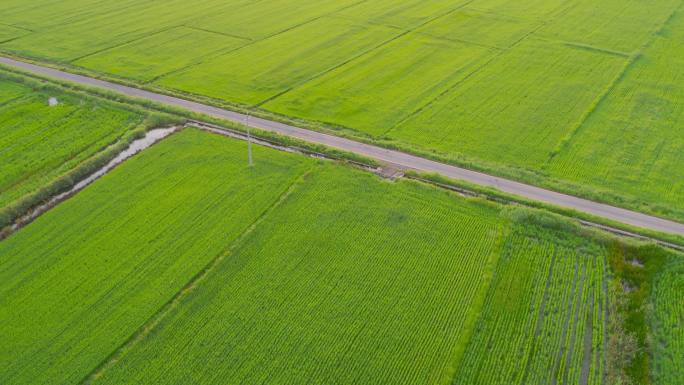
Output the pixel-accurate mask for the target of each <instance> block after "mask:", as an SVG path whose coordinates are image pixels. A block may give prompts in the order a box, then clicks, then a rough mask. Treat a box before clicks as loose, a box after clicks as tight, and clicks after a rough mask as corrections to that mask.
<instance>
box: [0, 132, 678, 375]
mask: <svg viewBox="0 0 684 385" xmlns="http://www.w3.org/2000/svg"><path fill="white" fill-rule="evenodd" d="M254 150H255V159H256V166H255V167H254V168H249V167H247V165H246V153H245V145H244V143H243V142H239V141H234V140H231V139H227V138H223V137H219V136H215V135H210V134H207V133H202V132H200V131H198V130H192V129H187V130H184V131H182V132H180V133H176V134H174V135H172V136H171V137H169V138H167V139H165V140H164V141H162V142H161V143H159V144H157V145H155V146H153V147H151V148H150V149H148V150H145V151H144V152H143V153H142V154H140V155H137V156H136V157H134V158H132V159H130V160H129V161H127V162H126V163H124V164H123V165H121V166H119V167H118V168H116V169H115V170H114V171H112V172H111V173H110V174H108V175H106V176H105V177H103V178H102V179H101V180H99V181H97V182H96V183H94V184H93V185H91V186H89V187H87V188H86V189H85V190H83V191H81V192H80V193H79V194H77V195H76V196H75V197H73V198H72V199H70V200H68V201H66V202H64V203H62V204H60V205H59V206H58V207H56V208H54V209H53V210H51V211H49V212H48V213H46V214H44V215H43V216H41V217H40V218H39V219H38V220H36V221H35V222H34V223H32V224H30V225H28V226H27V227H25V228H23V229H22V230H20V231H19V232H17V233H15V234H13V235H12V236H10V237H9V238H7V239H6V240H4V241H2V242H0V282H2V283H1V284H0V323H2V325H3V328H2V329H1V330H0V339H1V340H3V341H4V343H3V344H2V346H1V347H0V363H1V364H0V382H3V383H5V382H6V383H13V384H22V383H27V384H28V383H59V384H61V383H74V382H78V381H81V380H86V382H93V383H178V382H181V383H185V382H197V383H204V382H211V383H230V384H232V383H236V382H237V383H239V382H244V383H255V382H263V381H269V382H282V383H293V384H297V383H302V384H304V383H307V384H308V383H331V382H332V383H351V382H359V383H411V384H414V383H425V384H445V385H446V384H452V383H453V384H478V383H482V384H508V383H511V382H515V381H522V380H525V381H527V383H548V382H549V381H556V383H563V382H565V383H586V384H596V383H601V381H602V379H603V378H604V377H606V378H617V377H610V376H611V375H612V373H613V372H614V373H615V376H621V378H627V379H630V378H642V377H640V376H641V375H642V374H643V373H644V372H640V371H639V370H641V369H639V368H640V367H641V366H640V365H642V364H645V365H646V366H645V368H646V369H647V370H648V368H649V367H651V365H657V367H658V368H660V367H663V368H669V369H667V370H669V372H667V371H665V369H662V373H670V374H662V376H665V375H670V376H676V375H677V372H676V370H677V366H676V362H677V361H673V358H672V357H676V354H677V350H676V349H678V347H676V346H673V345H669V344H668V345H666V344H659V345H658V349H659V350H658V353H657V355H656V359H655V361H654V363H651V362H649V360H648V357H650V355H649V354H647V353H646V352H648V351H651V350H650V349H654V346H651V345H649V342H648V341H649V337H648V336H649V335H650V333H651V331H650V330H651V329H650V326H649V325H650V324H649V323H648V320H649V319H650V318H649V317H650V316H649V314H647V313H646V312H645V311H642V309H645V308H646V306H644V305H647V304H649V303H651V298H653V299H654V301H657V300H658V299H659V298H660V296H657V297H655V296H653V295H655V294H654V293H656V292H659V291H664V290H676V287H675V286H672V285H677V284H678V283H677V282H679V281H676V280H674V281H668V282H673V283H672V284H659V286H657V288H656V289H655V290H651V289H650V287H651V284H650V283H649V282H652V277H654V276H655V275H656V274H660V272H661V271H667V272H671V273H662V276H665V274H671V275H672V277H673V278H674V279H678V278H677V277H678V276H679V275H678V272H677V270H676V269H674V268H672V269H669V270H663V269H662V266H664V264H663V263H662V262H661V261H663V260H665V259H667V258H670V257H669V256H668V255H669V254H667V253H664V252H663V251H662V250H661V249H659V248H656V247H651V246H649V247H648V248H641V247H629V248H624V247H626V246H624V247H623V246H620V247H623V249H620V248H618V247H616V245H618V246H619V245H621V243H617V241H615V240H612V239H609V238H605V239H604V238H602V237H601V236H598V235H596V234H594V233H591V232H586V231H584V230H581V229H579V228H576V227H574V226H573V225H571V224H569V223H566V222H563V221H562V220H559V219H557V218H555V217H552V216H548V215H541V214H540V213H538V212H534V211H526V210H521V209H515V210H512V211H511V210H503V209H502V207H501V206H499V205H496V204H493V203H487V202H484V201H482V200H479V199H463V198H459V197H458V196H456V195H454V194H452V193H449V192H446V191H444V190H441V189H436V188H433V187H430V186H427V185H425V184H421V183H417V182H412V181H398V182H394V183H391V182H386V181H383V180H381V179H379V178H378V177H376V176H374V175H371V174H368V173H365V172H363V171H357V170H352V169H349V168H347V167H344V166H340V165H336V164H333V163H331V162H323V161H316V160H313V159H309V158H305V157H302V156H300V155H295V154H287V153H284V152H278V151H276V150H272V149H267V148H263V147H259V146H257V147H255V149H254ZM331 202H334V204H331ZM616 250H617V251H620V250H622V251H620V252H619V253H618V252H616ZM648 255H655V256H654V257H652V258H650V259H649V257H648ZM617 256H620V258H618V257H617ZM679 257H680V256H679ZM632 258H641V259H639V260H640V261H644V262H643V263H644V264H645V268H642V267H641V266H640V265H639V264H632V263H630V261H632ZM680 258H681V257H680ZM673 260H674V259H673ZM649 261H650V262H649ZM625 266H627V268H625ZM668 266H669V265H668ZM611 271H615V273H614V276H613V273H610V272H611ZM614 277H616V278H614ZM623 281H624V282H632V283H631V285H632V286H633V287H636V285H637V284H639V283H640V282H641V283H643V282H646V283H648V284H647V285H643V286H640V287H642V288H643V290H631V291H629V292H626V293H627V294H626V296H627V297H625V298H626V300H625V301H623V302H619V301H618V300H616V298H618V299H619V292H613V291H609V290H608V289H609V288H612V289H611V290H613V289H615V288H621V287H622V286H621V285H622V282H623ZM658 282H661V281H658ZM666 285H670V286H666ZM637 293H638V295H637ZM630 301H631V302H630ZM607 305H608V306H612V307H611V311H610V312H609V313H608V314H615V316H613V315H611V316H609V318H608V319H606V316H605V314H606V306H607ZM650 306H655V308H656V309H657V310H658V311H657V312H656V313H655V314H657V316H658V317H659V318H657V320H659V321H658V322H656V321H654V325H655V326H654V329H653V333H654V334H655V335H656V336H660V337H659V338H660V339H661V340H665V341H669V340H670V339H671V338H673V337H671V336H678V335H679V334H678V333H680V332H679V329H678V328H677V323H676V322H675V323H673V320H676V319H677V318H675V317H677V313H675V312H676V311H677V309H678V308H677V302H676V301H675V302H668V303H660V302H654V305H650ZM618 315H619V317H618ZM668 317H669V318H668ZM661 325H662V326H661ZM620 336H626V337H625V338H619V337H620ZM625 341H626V342H625ZM624 344H632V345H633V346H640V347H642V348H643V352H644V353H643V354H640V355H639V356H638V357H637V358H636V359H635V358H634V357H623V356H621V355H611V354H609V352H611V350H610V349H611V348H612V347H613V346H624ZM628 346H629V345H628ZM605 357H608V358H605ZM513 358H514V359H513ZM668 360H669V361H668ZM207 367H211V370H206V368H207ZM659 370H660V369H659ZM645 373H646V374H647V375H648V373H649V372H648V371H647V372H645ZM659 373H661V372H659ZM643 378H646V379H648V377H643ZM642 383H647V382H642Z"/></svg>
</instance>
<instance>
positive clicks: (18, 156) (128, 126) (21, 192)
mask: <svg viewBox="0 0 684 385" xmlns="http://www.w3.org/2000/svg"><path fill="white" fill-rule="evenodd" d="M50 97H55V98H57V101H58V104H57V105H56V106H52V107H51V106H49V105H48V99H49V98H50ZM145 117H146V113H144V112H136V111H134V110H131V109H129V108H126V107H124V106H121V105H118V104H114V103H107V102H103V101H101V100H94V99H92V98H87V97H84V96H82V95H76V94H70V93H65V92H62V91H58V90H50V89H42V90H41V89H36V88H35V86H33V85H28V84H23V83H21V82H17V81H16V80H14V79H13V78H11V77H7V76H5V75H3V73H2V72H0V164H2V167H1V168H0V211H1V210H2V209H3V208H6V207H8V206H11V205H13V204H16V203H17V202H18V201H20V200H22V199H24V198H26V196H28V195H31V194H36V193H37V192H38V191H39V190H40V189H41V188H42V187H44V186H46V185H49V184H51V183H53V182H54V181H56V180H58V179H60V178H61V177H64V175H65V174H67V173H69V172H70V171H72V170H73V169H75V168H76V167H78V166H79V165H80V164H82V163H83V162H84V161H86V160H88V159H90V158H92V157H94V156H95V155H97V154H98V153H100V152H102V150H104V149H105V148H106V147H108V146H110V145H112V144H114V143H116V142H118V141H119V140H120V139H121V138H122V137H123V136H125V135H126V134H127V133H129V132H130V131H131V130H133V129H134V128H136V127H138V126H141V125H143V123H144V120H145ZM0 227H2V226H0Z"/></svg>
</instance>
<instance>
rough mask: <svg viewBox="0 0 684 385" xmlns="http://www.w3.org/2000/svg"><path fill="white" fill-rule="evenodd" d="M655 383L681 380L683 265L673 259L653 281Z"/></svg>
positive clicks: (662, 384) (683, 368) (683, 362)
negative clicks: (654, 282) (654, 281)
mask: <svg viewBox="0 0 684 385" xmlns="http://www.w3.org/2000/svg"><path fill="white" fill-rule="evenodd" d="M653 298H654V299H653V301H654V304H655V323H654V332H655V341H654V343H655V359H654V377H655V384H658V385H666V384H678V383H681V380H682V378H684V360H682V357H683V356H684V262H683V261H682V260H673V261H671V262H670V264H669V265H667V266H666V267H665V269H664V271H663V272H662V273H661V274H660V275H659V276H658V277H657V278H656V284H655V290H654V291H653Z"/></svg>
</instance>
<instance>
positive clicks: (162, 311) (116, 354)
mask: <svg viewBox="0 0 684 385" xmlns="http://www.w3.org/2000/svg"><path fill="white" fill-rule="evenodd" d="M315 169H316V167H315V166H312V167H311V168H309V169H307V170H305V171H304V172H302V173H301V174H299V175H297V176H296V177H294V178H293V179H292V182H291V183H290V185H289V186H288V187H287V188H286V189H285V191H283V192H282V193H281V194H280V196H278V198H277V199H276V200H275V201H274V202H273V203H271V204H270V205H269V206H268V207H266V208H265V209H264V210H263V211H262V212H261V214H259V216H258V217H257V218H256V219H255V220H254V221H253V222H252V223H251V224H250V225H249V226H247V227H246V228H245V229H244V230H243V231H242V233H240V235H239V236H238V237H237V238H235V240H233V241H232V242H231V243H230V244H229V245H228V246H227V247H226V249H225V250H224V251H221V252H219V253H218V254H217V255H216V256H215V257H214V258H213V259H212V260H210V261H209V263H207V264H206V265H205V266H204V268H202V269H201V270H200V271H198V272H197V273H196V274H195V275H193V276H192V277H191V278H190V280H189V281H188V282H187V283H186V284H185V286H183V288H182V289H181V290H180V291H178V292H176V294H175V295H174V296H173V297H171V299H169V300H168V301H167V302H166V303H164V304H163V305H162V306H161V307H160V308H159V309H158V310H157V311H156V312H155V313H154V314H153V315H152V316H151V317H150V318H149V319H147V321H145V322H144V323H143V324H141V326H140V327H139V328H138V329H137V330H136V331H135V332H134V333H133V334H131V335H130V336H129V337H128V339H126V341H124V342H123V343H122V344H121V345H120V346H119V347H118V348H116V349H115V350H114V351H112V352H111V353H110V354H109V355H108V356H107V357H106V358H105V359H104V360H103V361H102V362H101V363H100V364H99V365H98V366H96V367H95V368H94V369H93V370H92V371H91V372H90V373H88V374H87V375H86V376H85V377H84V378H83V379H82V380H81V381H79V384H91V383H92V382H93V381H95V380H97V379H98V378H99V377H101V376H102V375H103V374H104V372H105V371H106V370H107V369H109V368H110V367H112V366H113V365H115V364H116V363H117V362H118V361H119V360H120V359H121V358H122V357H123V356H124V355H125V354H126V353H127V352H129V351H130V350H131V349H133V348H135V345H136V344H137V343H139V342H141V341H142V340H144V339H145V338H146V337H147V336H148V335H149V334H150V332H152V331H153V330H154V329H155V328H156V327H157V326H158V325H159V324H160V323H161V322H162V321H163V320H164V318H165V317H166V316H167V315H168V314H170V313H171V312H172V311H173V310H174V309H176V308H177V307H178V306H179V305H181V304H182V302H183V300H184V299H185V298H186V297H187V296H188V295H190V294H191V293H192V292H193V291H194V290H195V289H196V288H197V287H198V285H199V284H201V283H202V281H204V280H205V279H207V278H209V276H210V274H211V273H212V272H213V271H214V270H215V269H216V267H217V266H219V265H220V264H221V262H222V261H223V260H224V259H225V258H226V257H227V256H229V255H231V254H232V252H233V251H235V249H236V248H238V247H239V246H241V245H242V243H243V242H244V241H245V239H247V237H248V236H250V235H251V234H252V233H253V232H254V230H255V229H256V228H257V227H258V226H259V225H260V224H261V223H262V222H263V221H264V220H265V219H266V218H267V217H268V216H269V214H270V213H272V212H273V211H275V210H276V209H277V208H278V207H280V205H281V204H282V203H283V202H285V201H286V200H287V198H288V197H289V196H290V195H292V193H293V192H294V191H295V190H296V189H297V187H299V186H300V185H302V184H304V183H305V181H306V177H307V176H308V175H310V174H311V173H312V172H314V171H315Z"/></svg>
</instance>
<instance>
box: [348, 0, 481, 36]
mask: <svg viewBox="0 0 684 385" xmlns="http://www.w3.org/2000/svg"><path fill="white" fill-rule="evenodd" d="M467 2H468V1H467V0H456V1H454V0H404V1H394V0H377V1H361V2H358V3H357V4H356V5H354V6H352V7H347V8H345V9H342V10H340V11H338V12H336V15H337V16H341V17H347V18H350V19H353V20H356V21H357V22H360V23H364V22H366V23H370V24H381V25H385V26H388V27H393V28H397V29H400V30H405V31H408V30H413V29H415V28H416V27H419V26H420V25H423V24H426V23H428V22H430V21H433V20H436V19H438V18H441V17H443V16H445V15H447V14H449V13H451V12H453V11H454V10H456V9H458V8H461V7H463V6H464V5H465V4H467Z"/></svg>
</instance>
